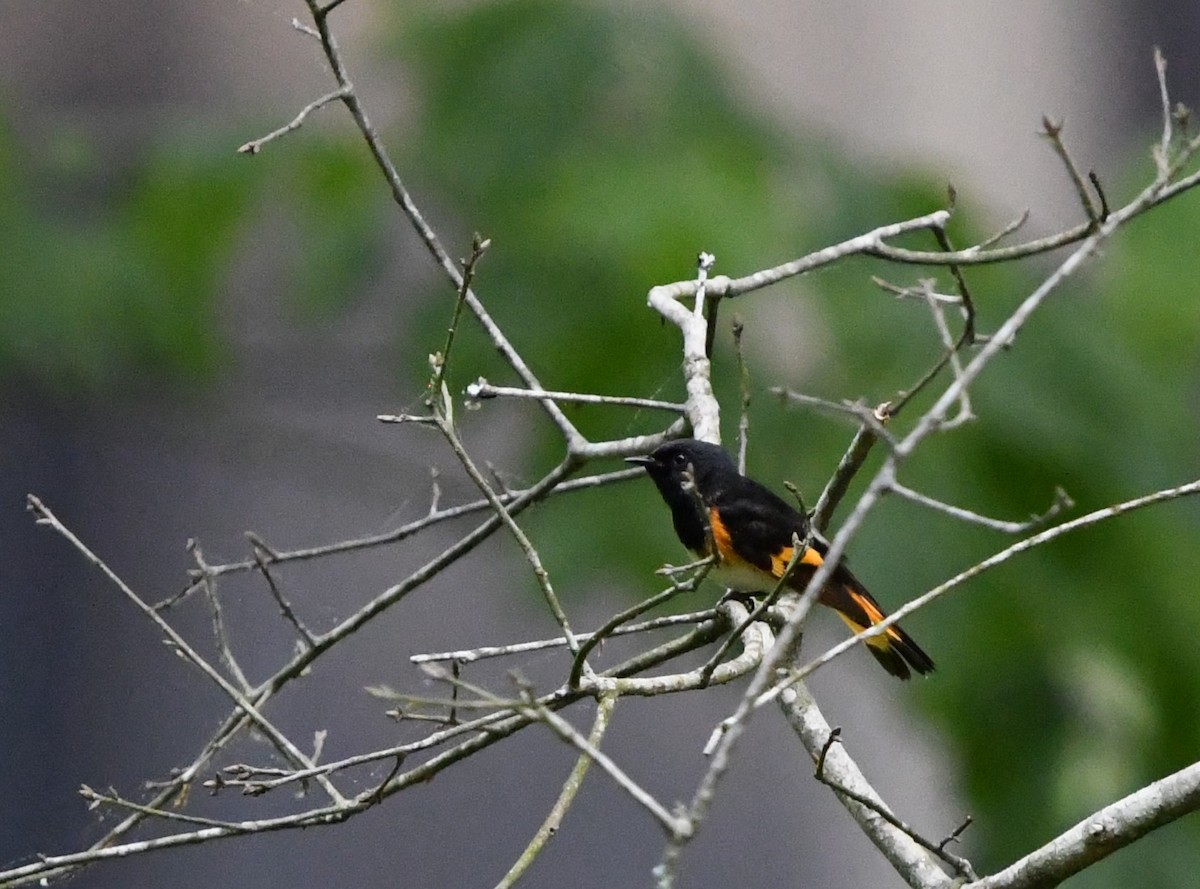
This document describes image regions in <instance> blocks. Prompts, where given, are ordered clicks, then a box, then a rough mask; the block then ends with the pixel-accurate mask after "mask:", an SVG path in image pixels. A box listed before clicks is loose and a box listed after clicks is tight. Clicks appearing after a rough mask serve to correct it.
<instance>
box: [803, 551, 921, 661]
mask: <svg viewBox="0 0 1200 889" xmlns="http://www.w3.org/2000/svg"><path fill="white" fill-rule="evenodd" d="M821 603H822V604H823V605H828V606H829V607H830V608H832V609H833V610H834V611H836V612H837V613H838V617H840V618H841V619H842V620H844V621H845V622H846V625H847V626H849V627H850V629H851V630H852V631H854V632H855V633H861V632H862V631H863V630H865V629H866V628H867V627H873V626H875V624H877V623H879V622H880V621H882V620H883V619H884V618H885V617H887V615H886V614H885V613H884V611H883V609H882V608H880V607H879V603H878V602H876V601H875V598H874V597H873V596H872V595H871V594H870V593H868V592H867V590H866V587H864V586H863V585H862V584H861V583H859V582H858V579H857V578H856V577H855V576H854V575H853V574H851V573H850V571H849V570H848V569H847V568H845V567H839V568H838V570H837V571H835V572H834V574H833V578H832V579H831V580H830V582H829V583H828V584H826V585H825V589H824V590H823V591H822V592H821ZM866 646H867V650H868V651H869V652H871V654H872V655H874V656H875V660H877V661H879V663H880V664H882V665H883V669H885V670H887V671H888V672H889V673H891V674H892V675H893V676H896V677H899V678H900V679H908V678H909V677H910V676H911V675H912V670H915V671H916V672H918V673H920V674H922V675H925V674H927V673H932V672H933V668H934V665H933V658H931V657H930V656H929V655H927V654H926V653H925V652H924V651H923V650H922V649H921V646H920V645H918V644H917V643H916V641H915V640H914V639H913V637H912V636H910V635H908V633H906V632H904V630H902V629H901V628H900V625H899V624H893V625H892V626H890V627H888V628H887V629H886V630H884V631H883V633H881V634H880V635H878V636H873V637H871V638H870V639H868V640H866ZM909 668H911V670H910V669H909Z"/></svg>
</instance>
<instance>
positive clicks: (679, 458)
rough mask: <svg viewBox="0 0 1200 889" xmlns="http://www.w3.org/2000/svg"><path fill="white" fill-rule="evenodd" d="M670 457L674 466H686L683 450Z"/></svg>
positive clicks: (685, 456) (685, 455)
mask: <svg viewBox="0 0 1200 889" xmlns="http://www.w3.org/2000/svg"><path fill="white" fill-rule="evenodd" d="M672 459H673V460H674V461H675V465H676V466H687V454H684V453H683V452H680V453H678V454H676V455H675V456H674V457H673V458H672Z"/></svg>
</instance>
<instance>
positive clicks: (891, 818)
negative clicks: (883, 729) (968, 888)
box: [813, 727, 979, 880]
mask: <svg viewBox="0 0 1200 889" xmlns="http://www.w3.org/2000/svg"><path fill="white" fill-rule="evenodd" d="M841 734H842V730H841V728H840V727H835V728H834V729H833V730H832V731H830V733H829V739H828V740H827V741H826V742H825V744H824V746H822V748H821V755H820V757H819V758H818V759H817V769H816V771H815V772H814V773H813V777H814V778H816V779H817V780H818V781H820V782H821V783H822V784H824V785H825V786H826V787H828V788H829V789H830V790H832V791H833V792H834V793H836V794H839V795H840V796H844V797H846V798H847V799H851V800H853V801H854V802H856V803H858V804H859V805H860V806H863V807H864V808H866V809H870V810H871V811H872V812H874V813H875V814H876V815H878V816H879V817H880V818H882V819H883V820H884V821H886V822H887V823H888V824H890V825H892V827H894V828H896V830H898V831H900V832H901V833H904V834H906V835H907V836H908V837H909V838H910V839H911V840H913V842H915V843H916V844H917V845H918V846H921V847H922V848H924V849H925V850H927V851H929V852H932V853H933V854H934V855H936V856H938V857H939V858H941V859H942V861H944V862H946V863H947V864H948V865H950V866H951V867H952V868H954V869H955V870H956V871H957V872H958V874H959V876H961V877H964V878H966V879H968V880H976V879H978V878H979V875H978V874H976V873H975V869H974V868H973V867H972V866H971V862H969V861H967V859H965V858H963V857H961V856H959V855H955V854H954V853H952V852H947V851H946V848H945V847H946V841H945V840H943V841H942V842H940V843H934V842H932V841H931V840H927V839H925V837H924V836H922V835H921V834H920V833H919V832H918V831H917V830H915V829H914V828H913V827H912V826H911V825H909V824H908V823H907V822H905V821H902V820H901V819H900V818H898V817H897V816H896V815H895V814H894V813H893V812H892V811H891V810H890V809H888V807H887V806H885V805H884V804H883V803H882V802H880V801H878V800H875V799H872V798H871V797H869V796H867V795H866V794H864V793H859V792H857V791H855V790H851V789H850V788H849V787H843V786H842V785H841V784H839V783H838V782H837V781H834V780H833V779H831V778H829V777H827V776H826V774H825V761H826V759H828V757H829V749H830V747H832V746H833V744H834V742H835V741H836V742H839V743H841Z"/></svg>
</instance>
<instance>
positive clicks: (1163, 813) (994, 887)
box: [963, 762, 1200, 889]
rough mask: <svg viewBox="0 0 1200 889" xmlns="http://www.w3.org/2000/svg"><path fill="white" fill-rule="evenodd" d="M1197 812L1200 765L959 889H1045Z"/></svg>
mask: <svg viewBox="0 0 1200 889" xmlns="http://www.w3.org/2000/svg"><path fill="white" fill-rule="evenodd" d="M1197 809H1200V762H1196V763H1192V764H1191V765H1190V766H1188V767H1187V768H1184V769H1180V770H1179V771H1178V772H1175V773H1174V774H1172V775H1168V776H1167V777H1165V778H1162V779H1160V780H1158V781H1155V782H1154V783H1153V784H1149V785H1147V786H1146V787H1143V788H1141V789H1140V790H1137V791H1134V792H1133V793H1131V794H1129V796H1126V797H1124V798H1123V799H1121V800H1118V801H1117V802H1115V803H1113V804H1112V805H1109V806H1105V807H1104V808H1103V809H1101V810H1100V811H1098V812H1095V813H1094V814H1092V815H1089V816H1088V817H1087V818H1084V819H1083V820H1082V821H1080V822H1079V823H1078V824H1076V825H1075V826H1074V827H1072V828H1071V829H1070V830H1068V831H1066V832H1065V833H1062V834H1060V835H1059V836H1058V837H1056V838H1055V839H1054V840H1052V841H1051V842H1049V843H1047V844H1046V845H1045V846H1042V847H1041V848H1040V849H1037V850H1036V851H1034V852H1031V853H1030V854H1028V855H1026V856H1025V857H1024V858H1022V859H1020V860H1019V861H1016V862H1014V863H1012V864H1010V865H1009V866H1008V867H1006V868H1004V870H1002V871H999V872H998V873H995V874H993V875H991V876H988V877H984V878H983V879H982V880H977V881H976V882H973V883H967V884H966V886H964V887H963V889H1049V887H1052V886H1057V885H1059V884H1060V883H1062V882H1063V881H1064V880H1066V879H1067V878H1068V877H1071V876H1073V875H1074V874H1077V873H1079V872H1080V871H1081V870H1083V869H1084V868H1086V867H1088V866H1089V865H1092V864H1095V863H1096V862H1097V861H1099V860H1100V859H1102V858H1107V857H1108V856H1109V855H1111V854H1112V853H1113V852H1116V851H1117V850H1118V849H1122V848H1124V847H1125V846H1128V845H1129V844H1130V843H1132V842H1134V841H1136V840H1139V839H1141V838H1142V837H1144V836H1145V835H1146V834H1148V833H1150V831H1152V830H1155V829H1156V828H1159V827H1162V826H1163V825H1164V824H1169V823H1170V822H1172V821H1175V820H1176V819H1178V818H1182V817H1183V816H1184V815H1187V814H1190V813H1191V812H1195V811H1196V810H1197Z"/></svg>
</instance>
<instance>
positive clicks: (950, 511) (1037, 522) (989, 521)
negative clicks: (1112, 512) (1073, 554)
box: [891, 480, 1075, 534]
mask: <svg viewBox="0 0 1200 889" xmlns="http://www.w3.org/2000/svg"><path fill="white" fill-rule="evenodd" d="M891 489H892V491H893V492H894V493H896V494H899V495H900V496H901V497H903V498H905V499H906V500H911V501H912V502H913V503H919V504H920V505H921V506H926V507H929V508H930V509H933V510H937V511H938V512H944V513H945V514H946V515H950V516H954V518H956V519H961V520H962V521H964V522H969V523H971V524H975V525H982V526H983V527H985V528H991V529H992V530H993V531H1000V532H1002V533H1004V534H1026V533H1028V532H1029V531H1032V530H1033V529H1034V528H1037V527H1040V526H1041V525H1044V524H1046V523H1047V522H1049V521H1051V520H1052V519H1054V518H1055V517H1056V516H1058V515H1059V514H1060V513H1062V512H1063V510H1066V509H1070V508H1071V507H1072V506H1074V505H1075V501H1073V500H1072V499H1071V498H1070V496H1069V495H1068V494H1067V492H1066V491H1064V490H1063V489H1062V488H1055V489H1054V501H1053V502H1052V503H1051V504H1050V506H1049V507H1047V508H1046V511H1045V512H1043V513H1041V514H1040V515H1033V516H1031V517H1030V518H1028V519H1027V520H1025V521H1023V522H1009V521H1004V520H1003V519H993V518H990V517H989V516H984V515H980V514H979V513H975V512H971V511H970V510H969V509H963V508H962V507H959V506H952V505H950V504H949V503H943V502H942V501H941V500H935V499H933V498H932V497H927V496H925V495H924V494H922V493H920V492H918V491H914V490H913V489H912V488H909V487H906V486H904V485H902V484H900V482H898V481H895V480H893V481H892V487H891Z"/></svg>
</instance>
